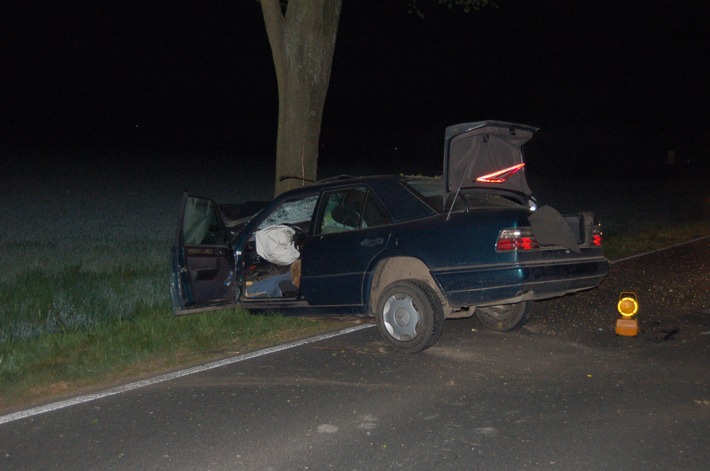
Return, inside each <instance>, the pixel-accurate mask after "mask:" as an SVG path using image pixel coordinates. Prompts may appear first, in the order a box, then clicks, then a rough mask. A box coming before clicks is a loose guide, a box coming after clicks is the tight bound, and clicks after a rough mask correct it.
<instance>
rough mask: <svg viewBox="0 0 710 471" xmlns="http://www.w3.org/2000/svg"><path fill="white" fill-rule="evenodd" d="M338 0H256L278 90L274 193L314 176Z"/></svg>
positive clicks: (333, 44) (331, 57)
mask: <svg viewBox="0 0 710 471" xmlns="http://www.w3.org/2000/svg"><path fill="white" fill-rule="evenodd" d="M341 6H342V0H289V2H288V6H287V8H286V11H285V12H284V11H283V9H282V8H281V5H280V0H261V9H262V13H263V15H264V24H265V25H266V32H267V35H268V37H269V43H270V44H271V53H272V55H273V58H274V67H275V68H276V78H277V82H278V91H279V123H278V137H277V141H276V186H275V187H276V192H275V193H276V195H278V194H280V193H283V192H284V191H287V190H290V189H292V188H295V187H297V186H302V185H305V184H306V182H304V181H303V180H297V179H288V180H284V181H279V179H280V177H282V176H287V175H288V176H297V177H301V178H306V179H310V180H315V179H316V176H317V166H318V141H319V138H320V127H321V120H322V117H323V106H324V104H325V97H326V94H327V93H328V83H329V82H330V69H331V65H332V63H333V53H334V51H335V38H336V36H337V33H338V23H339V21H340V11H341Z"/></svg>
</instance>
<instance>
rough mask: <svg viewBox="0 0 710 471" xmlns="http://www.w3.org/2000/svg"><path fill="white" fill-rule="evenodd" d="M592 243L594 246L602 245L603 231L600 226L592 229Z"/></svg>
mask: <svg viewBox="0 0 710 471" xmlns="http://www.w3.org/2000/svg"><path fill="white" fill-rule="evenodd" d="M592 245H593V246H594V247H601V246H602V231H601V229H599V228H598V227H595V228H594V229H592Z"/></svg>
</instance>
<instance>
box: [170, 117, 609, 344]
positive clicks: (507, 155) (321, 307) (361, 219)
mask: <svg viewBox="0 0 710 471" xmlns="http://www.w3.org/2000/svg"><path fill="white" fill-rule="evenodd" d="M535 131H536V129H535V128H532V127H529V126H525V125H520V124H513V123H504V122H496V121H485V122H477V123H466V124H460V125H456V126H451V127H449V128H447V129H446V135H445V151H444V174H443V177H442V178H423V177H407V176H373V177H358V178H353V177H338V178H333V179H328V180H323V181H319V182H317V183H314V184H312V185H309V186H305V187H302V188H299V189H297V190H293V191H290V192H287V193H284V194H282V195H280V196H279V197H278V198H276V199H275V200H273V201H271V202H270V203H268V204H266V205H264V206H263V207H260V205H257V204H246V205H219V204H217V203H216V202H214V201H212V200H209V199H205V198H202V197H199V196H194V195H189V194H186V195H184V197H183V210H182V214H181V217H180V224H179V229H178V232H177V242H176V245H175V246H174V247H173V249H172V268H173V274H172V280H171V281H172V282H171V291H172V301H173V309H174V311H175V313H176V314H187V313H192V312H198V311H203V310H209V309H217V308H222V307H225V306H230V305H238V306H241V307H245V308H247V309H249V310H278V311H282V312H284V313H306V314H309V315H316V314H328V315H333V314H357V315H367V316H374V317H375V318H376V319H377V324H378V327H379V329H380V332H381V334H382V336H383V337H384V338H385V339H387V340H388V341H389V342H390V343H391V344H392V345H394V346H395V347H397V348H398V349H401V350H403V351H406V352H418V351H421V350H424V349H426V348H428V347H430V346H432V345H434V344H435V343H436V342H437V340H438V339H439V337H440V336H441V334H442V331H443V327H444V320H445V319H446V318H461V317H469V316H472V315H474V314H475V315H476V316H477V317H478V318H479V319H480V320H481V322H482V323H483V324H484V325H486V326H487V327H488V328H491V329H495V330H499V331H505V330H511V329H515V328H517V327H520V326H522V325H524V324H525V323H526V322H527V321H528V320H529V319H530V317H531V315H532V304H533V301H535V300H538V299H546V298H552V297H556V296H562V295H565V294H569V293H574V292H577V291H580V290H585V289H589V288H594V287H596V286H597V285H599V283H600V282H601V281H602V279H603V278H604V276H605V275H606V273H607V271H608V262H607V260H606V259H605V258H604V256H603V255H602V248H601V228H600V226H599V224H598V223H597V221H596V219H595V217H594V215H593V214H592V213H580V214H573V215H564V216H563V215H561V214H560V213H559V212H557V211H556V210H555V209H553V208H551V207H549V206H543V207H541V208H537V206H536V203H535V200H534V198H533V196H532V192H531V191H530V188H529V187H528V184H527V181H526V179H525V168H524V167H525V164H524V162H523V152H522V146H523V145H524V144H525V143H526V142H527V141H528V140H529V139H530V138H531V137H532V135H533V133H534V132H535ZM255 211H256V213H255V214H253V213H254V212H255Z"/></svg>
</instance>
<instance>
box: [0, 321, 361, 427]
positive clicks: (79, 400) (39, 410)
mask: <svg viewBox="0 0 710 471" xmlns="http://www.w3.org/2000/svg"><path fill="white" fill-rule="evenodd" d="M374 326H375V324H362V325H358V326H355V327H348V328H347V329H343V330H339V331H336V332H329V333H326V334H321V335H316V336H315V337H309V338H306V339H301V340H296V341H295V342H291V343H285V344H283V345H276V346H275V347H270V348H264V349H262V350H257V351H255V352H250V353H245V354H243V355H237V356H234V357H230V358H225V359H222V360H217V361H213V362H211V363H205V364H204V365H199V366H194V367H192V368H186V369H184V370H180V371H173V372H172V373H166V374H164V375H160V376H156V377H154V378H148V379H144V380H142V381H136V382H133V383H129V384H124V385H122V386H117V387H115V388H111V389H107V390H106V391H101V392H98V393H95V394H87V395H85V396H79V397H75V398H72V399H66V400H64V401H58V402H53V403H51V404H46V405H43V406H38V407H33V408H31V409H26V410H22V411H18V412H14V413H12V414H7V415H3V416H0V425H2V424H6V423H8V422H12V421H15V420H20V419H26V418H28V417H33V416H35V415H40V414H44V413H46V412H52V411H55V410H59V409H64V408H65V407H71V406H75V405H78V404H84V403H86V402H90V401H95V400H97V399H102V398H104V397H108V396H113V395H115V394H120V393H123V392H128V391H133V390H134V389H140V388H144V387H146V386H151V385H153V384H158V383H162V382H165V381H170V380H173V379H177V378H182V377H183V376H188V375H193V374H195V373H201V372H203V371H207V370H211V369H213V368H220V367H222V366H227V365H231V364H233V363H239V362H241V361H246V360H250V359H252V358H257V357H261V356H264V355H270V354H272V353H276V352H280V351H283V350H288V349H291V348H296V347H300V346H301V345H306V344H309V343H315V342H320V341H321V340H327V339H330V338H333V337H339V336H341V335H345V334H349V333H351V332H356V331H358V330H363V329H368V328H370V327H374Z"/></svg>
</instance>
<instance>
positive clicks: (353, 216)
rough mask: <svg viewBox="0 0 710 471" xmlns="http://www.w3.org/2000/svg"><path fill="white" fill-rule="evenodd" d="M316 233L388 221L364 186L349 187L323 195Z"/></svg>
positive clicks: (373, 225) (358, 227)
mask: <svg viewBox="0 0 710 471" xmlns="http://www.w3.org/2000/svg"><path fill="white" fill-rule="evenodd" d="M322 208H323V209H322V212H321V214H320V217H319V218H318V222H317V224H316V228H317V233H318V234H330V233H333V232H344V231H352V230H356V229H364V228H366V227H376V226H382V225H385V224H388V223H389V220H388V219H387V215H386V214H385V212H384V211H383V210H382V207H381V206H380V205H379V204H378V203H377V201H376V200H375V198H373V197H372V195H371V194H370V193H369V192H368V191H367V189H366V188H349V189H347V190H337V191H332V192H327V193H325V194H324V195H323V204H322Z"/></svg>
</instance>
